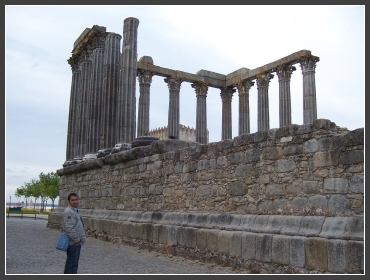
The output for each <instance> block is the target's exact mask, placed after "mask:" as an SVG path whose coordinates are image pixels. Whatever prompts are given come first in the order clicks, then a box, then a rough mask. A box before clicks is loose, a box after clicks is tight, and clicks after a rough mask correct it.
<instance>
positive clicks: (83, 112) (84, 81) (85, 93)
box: [76, 48, 92, 158]
mask: <svg viewBox="0 0 370 280" xmlns="http://www.w3.org/2000/svg"><path fill="white" fill-rule="evenodd" d="M82 57H83V59H82V70H81V95H80V98H79V102H78V106H79V107H80V111H79V115H78V123H79V126H78V130H77V143H76V156H77V157H81V158H82V157H83V156H84V155H85V154H86V144H87V133H88V130H87V128H88V117H89V107H88V104H89V98H90V83H91V67H92V60H91V59H92V50H91V49H89V48H88V49H86V50H85V51H84V53H83V54H82Z"/></svg>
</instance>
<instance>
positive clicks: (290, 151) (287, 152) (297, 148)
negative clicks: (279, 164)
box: [284, 145, 303, 156]
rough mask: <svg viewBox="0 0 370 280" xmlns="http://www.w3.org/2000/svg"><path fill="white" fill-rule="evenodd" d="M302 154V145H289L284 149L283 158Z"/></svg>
mask: <svg viewBox="0 0 370 280" xmlns="http://www.w3.org/2000/svg"><path fill="white" fill-rule="evenodd" d="M302 153H303V145H290V146H287V147H285V148H284V156H292V155H298V154H302Z"/></svg>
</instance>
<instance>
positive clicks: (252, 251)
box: [241, 232, 257, 260]
mask: <svg viewBox="0 0 370 280" xmlns="http://www.w3.org/2000/svg"><path fill="white" fill-rule="evenodd" d="M256 236H257V234H256V233H250V232H242V234H241V242H242V258H244V259H247V260H254V259H255V257H256Z"/></svg>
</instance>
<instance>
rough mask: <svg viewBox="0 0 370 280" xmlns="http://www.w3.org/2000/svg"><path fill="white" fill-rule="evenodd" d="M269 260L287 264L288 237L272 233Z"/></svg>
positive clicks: (288, 256)
mask: <svg viewBox="0 0 370 280" xmlns="http://www.w3.org/2000/svg"><path fill="white" fill-rule="evenodd" d="M271 260H272V262H274V263H278V264H285V265H287V264H289V262H290V237H289V236H284V235H274V236H273V237H272V245H271Z"/></svg>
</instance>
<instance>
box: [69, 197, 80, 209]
mask: <svg viewBox="0 0 370 280" xmlns="http://www.w3.org/2000/svg"><path fill="white" fill-rule="evenodd" d="M68 203H69V205H71V206H72V207H75V208H77V207H78V196H71V197H70V199H69V200H68Z"/></svg>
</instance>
